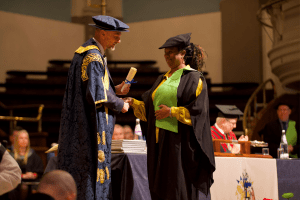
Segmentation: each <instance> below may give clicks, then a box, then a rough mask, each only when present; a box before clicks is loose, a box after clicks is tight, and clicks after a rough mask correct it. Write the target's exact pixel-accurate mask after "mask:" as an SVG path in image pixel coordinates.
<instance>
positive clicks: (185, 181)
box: [141, 70, 215, 200]
mask: <svg viewBox="0 0 300 200" xmlns="http://www.w3.org/2000/svg"><path fill="white" fill-rule="evenodd" d="M200 78H201V79H202V81H203V89H202V91H201V93H200V95H199V96H198V97H196V89H197V86H198V83H199V79H200ZM162 80H163V75H161V76H159V77H158V79H157V80H156V82H155V83H154V85H153V86H152V88H151V89H150V90H149V91H147V92H145V93H144V94H143V95H142V99H143V101H144V103H145V109H146V118H147V122H141V125H142V132H143V134H144V135H145V136H146V140H147V151H148V152H147V153H148V156H147V157H148V158H147V159H148V164H147V167H148V179H149V187H150V192H151V195H152V198H154V199H155V198H157V199H172V200H173V199H176V200H177V199H178V200H179V199H180V200H185V199H195V198H196V197H195V195H194V194H195V191H196V190H195V188H196V189H197V190H200V191H201V192H203V193H204V194H206V195H207V194H208V193H209V188H210V186H211V185H212V183H213V176H212V174H213V172H214V170H215V158H214V151H213V144H212V137H211V133H210V120H209V101H208V95H207V84H206V81H205V79H204V77H203V75H202V74H201V73H199V72H198V71H194V70H185V71H184V72H183V75H182V77H181V81H180V84H179V86H178V90H177V106H178V107H180V106H183V107H185V108H187V109H188V110H189V112H190V115H191V121H192V126H189V125H186V124H183V123H181V122H178V133H174V132H170V131H167V130H164V129H160V132H159V142H158V143H156V134H155V130H156V127H155V114H154V106H153V101H152V93H153V91H154V90H155V89H156V88H157V86H158V85H159V83H160V82H161V81H162Z"/></svg>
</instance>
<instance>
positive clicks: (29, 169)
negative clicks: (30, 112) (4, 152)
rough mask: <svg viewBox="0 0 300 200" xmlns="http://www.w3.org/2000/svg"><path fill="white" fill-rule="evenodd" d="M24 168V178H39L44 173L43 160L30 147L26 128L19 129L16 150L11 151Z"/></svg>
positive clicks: (22, 168)
mask: <svg viewBox="0 0 300 200" xmlns="http://www.w3.org/2000/svg"><path fill="white" fill-rule="evenodd" d="M11 155H12V157H14V158H15V160H16V161H17V163H18V164H19V166H20V168H21V170H22V180H23V181H24V180H30V179H31V180H32V179H38V178H39V177H41V176H42V175H43V172H44V168H43V161H42V159H41V158H40V157H39V156H38V155H37V154H36V152H35V151H34V150H33V149H31V148H30V140H29V135H28V132H27V131H26V130H21V131H19V133H18V135H17V137H16V138H15V143H14V150H13V151H12V152H11Z"/></svg>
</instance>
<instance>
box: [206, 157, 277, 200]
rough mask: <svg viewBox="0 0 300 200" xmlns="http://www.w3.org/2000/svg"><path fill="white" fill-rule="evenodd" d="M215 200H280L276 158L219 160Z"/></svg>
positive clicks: (217, 162)
mask: <svg viewBox="0 0 300 200" xmlns="http://www.w3.org/2000/svg"><path fill="white" fill-rule="evenodd" d="M214 180H215V182H214V184H213V185H212V187H211V190H210V191H211V199H212V200H278V199H279V198H278V180H277V167H276V159H265V158H245V157H216V171H215V173H214Z"/></svg>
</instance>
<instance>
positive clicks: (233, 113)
mask: <svg viewBox="0 0 300 200" xmlns="http://www.w3.org/2000/svg"><path fill="white" fill-rule="evenodd" d="M216 107H217V108H218V109H219V111H220V112H219V114H218V117H224V118H239V117H240V116H242V115H243V114H244V113H243V112H242V111H241V110H240V109H238V107H236V106H235V105H216Z"/></svg>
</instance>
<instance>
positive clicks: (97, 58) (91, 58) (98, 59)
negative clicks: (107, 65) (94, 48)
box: [81, 53, 104, 81]
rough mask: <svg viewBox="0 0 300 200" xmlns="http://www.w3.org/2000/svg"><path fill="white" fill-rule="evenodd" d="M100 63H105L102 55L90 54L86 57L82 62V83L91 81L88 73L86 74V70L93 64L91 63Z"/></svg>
mask: <svg viewBox="0 0 300 200" xmlns="http://www.w3.org/2000/svg"><path fill="white" fill-rule="evenodd" d="M94 61H96V62H100V63H101V64H102V66H104V65H103V61H102V58H101V56H100V54H98V53H90V54H88V55H86V56H85V57H84V59H83V61H82V65H81V79H82V81H86V80H88V79H89V77H88V76H87V73H86V68H87V66H88V65H89V64H90V63H91V62H94Z"/></svg>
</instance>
